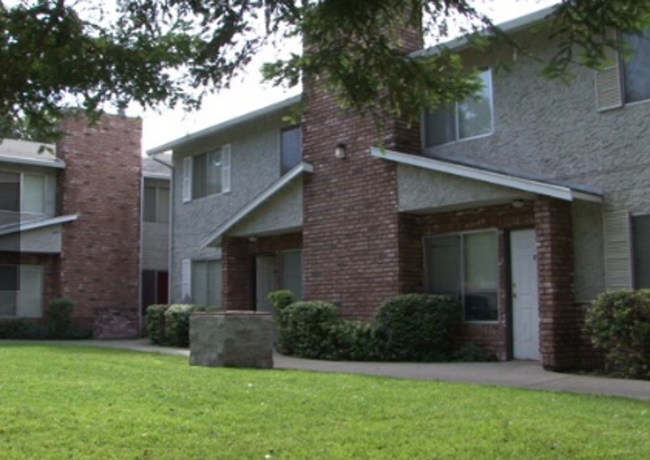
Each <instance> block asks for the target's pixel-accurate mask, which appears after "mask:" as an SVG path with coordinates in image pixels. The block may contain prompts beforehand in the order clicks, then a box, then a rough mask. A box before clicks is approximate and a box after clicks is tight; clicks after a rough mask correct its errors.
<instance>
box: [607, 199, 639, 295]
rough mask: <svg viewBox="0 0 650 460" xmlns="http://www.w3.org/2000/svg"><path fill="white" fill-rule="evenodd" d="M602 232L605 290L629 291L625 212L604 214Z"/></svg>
mask: <svg viewBox="0 0 650 460" xmlns="http://www.w3.org/2000/svg"><path fill="white" fill-rule="evenodd" d="M603 230H604V238H605V282H606V284H607V290H614V289H631V288H632V260H631V254H632V251H631V244H630V215H629V214H628V212H627V211H614V212H605V213H604V215H603Z"/></svg>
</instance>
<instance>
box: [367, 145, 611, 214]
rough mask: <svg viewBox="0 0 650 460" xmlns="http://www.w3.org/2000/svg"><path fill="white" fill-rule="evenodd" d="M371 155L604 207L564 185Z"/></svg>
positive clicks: (407, 157)
mask: <svg viewBox="0 0 650 460" xmlns="http://www.w3.org/2000/svg"><path fill="white" fill-rule="evenodd" d="M370 154H371V155H372V156H373V157H375V158H383V159H385V160H390V161H394V162H396V163H401V164H406V165H410V166H416V167H418V168H423V169H428V170H430V171H435V172H441V173H446V174H451V175H454V176H458V177H464V178H466V179H473V180H477V181H480V182H486V183H488V184H494V185H500V186H502V187H508V188H512V189H515V190H521V191H524V192H528V193H534V194H537V195H544V196H549V197H552V198H558V199H560V200H564V201H574V200H582V201H591V202H593V203H602V202H603V198H602V196H599V195H595V194H593V195H592V194H590V193H585V192H580V191H577V190H573V189H571V188H569V187H565V186H562V185H555V184H548V183H546V182H540V181H536V180H531V179H524V178H521V177H516V176H510V175H507V174H503V173H496V172H492V171H485V170H483V169H478V168H472V167H470V166H465V165H458V164H455V163H449V162H447V161H442V160H436V159H433V158H426V157H421V156H417V155H409V154H406V153H400V152H395V151H391V150H382V149H380V148H377V147H371V148H370Z"/></svg>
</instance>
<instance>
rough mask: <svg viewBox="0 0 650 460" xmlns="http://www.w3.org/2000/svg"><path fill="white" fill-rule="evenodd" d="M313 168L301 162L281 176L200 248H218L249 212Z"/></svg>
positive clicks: (209, 236)
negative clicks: (223, 238)
mask: <svg viewBox="0 0 650 460" xmlns="http://www.w3.org/2000/svg"><path fill="white" fill-rule="evenodd" d="M313 171H314V168H313V166H312V165H310V164H309V163H305V162H301V163H299V164H298V165H296V166H295V167H294V168H293V169H292V170H291V171H289V172H288V173H286V174H285V175H284V176H282V177H281V178H280V179H279V180H277V181H275V182H274V183H273V184H271V185H270V186H269V187H267V188H266V189H265V190H264V191H262V192H261V193H260V194H259V195H257V197H255V198H254V199H253V200H251V201H250V202H249V203H248V204H247V205H246V206H244V207H243V208H241V209H240V210H239V211H237V212H236V213H235V214H234V215H233V216H232V217H231V218H229V219H228V220H226V221H225V222H224V223H223V224H221V225H220V226H219V227H218V228H217V229H216V230H215V231H214V232H212V233H211V234H210V235H208V236H207V237H206V238H204V239H203V240H202V241H201V243H200V246H201V248H207V247H210V246H219V245H220V244H221V239H222V237H223V236H224V235H225V234H226V232H228V231H229V230H231V229H232V228H233V227H234V226H235V225H237V224H238V223H239V222H241V221H242V220H243V219H244V218H245V217H246V216H248V215H249V214H250V213H251V212H253V211H255V210H256V209H257V208H258V207H259V206H261V205H262V204H263V203H265V202H266V201H267V200H269V199H270V198H271V197H273V196H274V195H275V194H276V193H278V192H279V191H280V190H282V189H283V188H284V187H286V186H287V185H288V184H290V183H291V182H293V181H294V179H296V178H297V177H300V176H301V175H302V174H303V173H305V172H313Z"/></svg>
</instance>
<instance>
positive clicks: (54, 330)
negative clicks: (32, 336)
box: [47, 297, 73, 339]
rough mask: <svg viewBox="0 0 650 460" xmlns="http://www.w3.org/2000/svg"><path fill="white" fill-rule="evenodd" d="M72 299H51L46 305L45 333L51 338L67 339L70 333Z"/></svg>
mask: <svg viewBox="0 0 650 460" xmlns="http://www.w3.org/2000/svg"><path fill="white" fill-rule="evenodd" d="M72 308H73V304H72V300H70V299H68V298H66V297H58V298H55V299H52V300H51V301H50V303H49V305H48V307H47V335H48V337H49V338H51V339H67V338H69V337H70V335H71V334H72V318H71V316H72Z"/></svg>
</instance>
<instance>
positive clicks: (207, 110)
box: [130, 0, 557, 154]
mask: <svg viewBox="0 0 650 460" xmlns="http://www.w3.org/2000/svg"><path fill="white" fill-rule="evenodd" d="M479 1H481V0H479ZM482 3H484V6H482V8H483V9H484V11H487V12H488V13H489V14H490V16H491V18H492V20H493V21H496V22H504V21H508V20H511V19H514V18H516V17H519V16H522V15H525V14H528V13H531V12H533V11H536V10H539V9H542V8H544V7H546V6H548V5H550V4H553V3H557V0H483V2H482ZM276 58H277V56H276V52H275V50H273V49H266V50H264V52H263V53H262V54H260V55H258V56H257V57H256V58H255V59H254V60H253V61H252V62H251V64H250V65H249V66H248V67H247V68H246V70H245V73H244V74H243V75H242V77H241V78H239V79H237V80H236V81H234V82H233V84H232V85H231V88H229V89H227V90H223V91H221V92H220V93H217V94H213V95H210V96H208V97H207V98H206V99H205V100H204V103H203V105H202V108H201V109H200V110H198V111H194V112H189V113H188V112H185V111H183V110H182V109H180V108H177V109H175V110H169V109H162V110H159V111H151V110H150V111H146V112H144V113H138V112H137V111H136V113H134V114H135V115H139V116H141V117H142V118H143V137H142V150H143V154H144V153H145V152H146V151H147V150H148V149H151V148H153V147H157V146H159V145H162V144H165V143H167V142H169V141H172V140H174V139H178V138H179V137H182V136H184V135H186V134H190V133H193V132H196V131H199V130H201V129H204V128H207V127H209V126H212V125H215V124H217V123H220V122H223V121H225V120H228V119H230V118H233V117H237V116H239V115H243V114H245V113H248V112H250V111H253V110H256V109H259V108H261V107H265V106H267V105H270V104H273V103H275V102H278V101H281V100H284V99H287V98H289V97H291V96H294V95H296V94H298V93H300V91H301V90H300V88H293V89H291V90H287V89H284V88H274V87H272V86H271V85H270V84H268V83H262V77H261V75H260V73H259V70H258V69H259V68H260V66H261V65H262V63H263V62H265V61H272V60H274V59H276ZM130 115H132V114H131V113H130Z"/></svg>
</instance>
